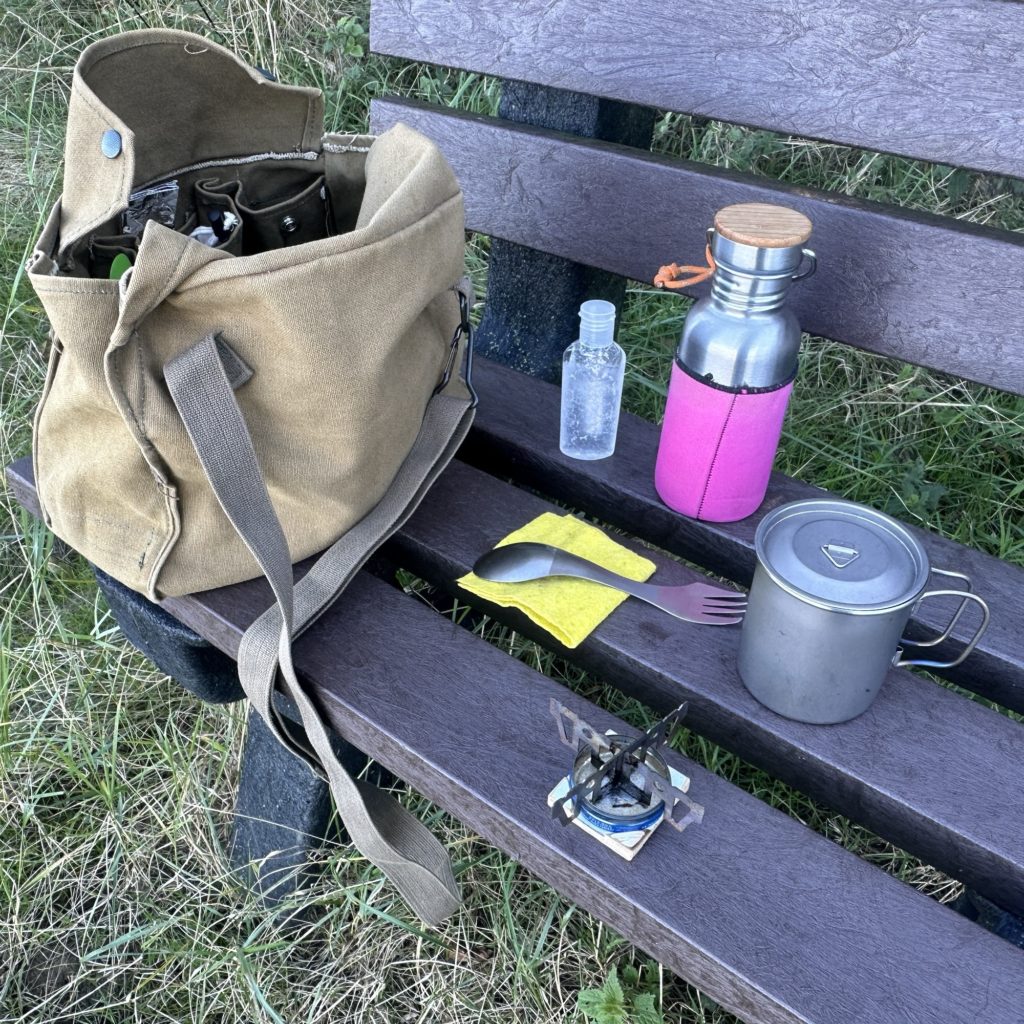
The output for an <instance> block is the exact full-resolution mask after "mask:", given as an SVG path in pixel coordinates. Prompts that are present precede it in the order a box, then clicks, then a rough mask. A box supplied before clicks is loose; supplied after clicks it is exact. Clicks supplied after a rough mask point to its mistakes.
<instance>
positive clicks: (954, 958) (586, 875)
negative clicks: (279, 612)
mask: <svg viewBox="0 0 1024 1024" xmlns="http://www.w3.org/2000/svg"><path fill="white" fill-rule="evenodd" d="M26 471H27V472H28V474H29V475H28V479H29V480H30V468H28V467H25V466H24V465H19V466H18V467H17V468H16V471H15V474H16V475H20V476H21V478H22V480H23V481H24V480H25V479H26ZM18 493H19V495H23V494H25V485H24V483H22V484H20V485H18ZM270 600H271V596H270V592H269V588H268V587H267V586H266V585H265V583H264V582H263V581H254V582H251V583H245V584H240V585H238V586H235V587H229V588H223V589H221V590H217V591H210V592H208V593H206V594H201V595H194V596H193V597H190V598H183V599H179V600H178V601H176V602H175V607H176V609H179V610H180V609H183V608H184V607H185V606H191V607H190V614H189V620H190V624H192V625H194V626H197V627H198V628H199V629H200V631H205V635H206V636H207V637H208V638H209V639H211V640H213V641H214V642H216V643H218V644H219V645H221V646H222V647H224V648H225V649H227V650H229V651H230V650H233V649H235V650H236V649H237V644H238V640H239V638H240V636H241V633H242V631H243V630H244V629H245V627H246V626H248V625H249V624H250V623H251V622H252V621H253V620H254V619H255V618H256V616H257V615H258V614H259V613H260V612H261V611H262V610H263V609H264V608H265V607H266V606H267V605H268V604H269V603H270ZM204 623H207V626H204V625H203V624H204ZM295 656H296V665H297V666H298V667H299V670H300V672H301V674H302V675H303V677H304V678H305V679H306V680H307V682H308V685H309V686H310V688H311V690H312V692H313V693H314V694H315V696H316V698H317V700H318V703H319V704H320V706H321V707H322V708H323V711H324V714H325V716H326V717H327V718H328V720H329V721H330V723H331V725H332V726H333V727H334V728H335V729H336V730H337V731H338V733H339V734H340V735H341V736H342V737H343V738H344V739H346V740H348V741H349V742H351V743H353V744H354V745H355V746H357V747H358V748H360V749H361V750H364V751H366V752H367V753H368V754H370V755H371V756H372V757H374V758H375V759H377V760H378V761H379V762H381V763H382V764H383V765H384V766H385V767H386V768H388V769H390V770H392V771H394V772H395V774H396V775H398V776H399V777H401V778H403V779H405V780H407V781H408V782H409V783H411V784H412V785H414V786H416V788H418V789H419V790H420V791H422V792H423V793H424V794H426V795H427V796H428V797H429V798H430V799H432V800H434V801H436V802H437V803H438V804H439V805H440V806H442V807H444V808H445V809H447V810H449V811H451V812H452V813H454V814H456V815H457V816H458V817H459V818H461V819H462V820H463V821H465V822H466V823H467V824H468V825H469V826H470V827H471V828H473V829H475V830H476V831H477V832H479V833H480V834H481V835H482V836H484V837H485V838H486V839H488V840H489V841H490V842H493V843H494V844H495V845H496V846H498V847H500V848H501V849H503V850H505V851H507V852H508V853H510V854H511V855H512V856H513V857H515V858H516V859H517V860H519V861H520V862H521V863H522V864H523V865H524V866H526V867H527V868H528V869H530V870H531V871H533V872H534V873H536V874H537V875H538V876H539V877H540V878H542V879H544V880H545V881H547V882H548V883H549V884H551V885H552V886H554V887H555V888H556V889H557V890H558V891H559V892H561V893H562V894H564V895H565V896H567V897H568V898H569V899H571V900H574V901H575V902H577V903H578V904H579V905H581V906H582V907H584V908H585V909H587V910H589V911H590V912H591V913H593V914H594V915H595V916H597V917H598V918H600V919H602V920H604V921H606V922H608V923H609V924H610V925H612V926H613V927H614V928H616V929H617V930H619V931H620V932H622V933H623V934H625V935H627V936H628V937H629V939H630V940H631V941H633V942H635V943H636V944H637V945H639V946H640V947H641V948H642V949H644V950H646V951H647V952H648V953H650V954H651V955H652V956H654V957H656V958H657V959H658V960H660V961H661V962H662V963H664V964H666V965H667V966H668V967H669V968H670V969H672V970H674V971H676V972H677V973H679V974H680V975H681V976H682V977H683V978H686V979H687V980H688V981H691V982H692V983H694V984H696V985H697V986H698V987H699V988H700V989H701V990H702V991H703V992H705V993H707V994H708V996H710V997H711V998H712V999H715V1000H716V1001H718V1002H719V1003H721V1004H722V1005H723V1006H725V1007H726V1008H727V1009H729V1010H730V1011H732V1012H734V1013H736V1014H738V1015H739V1016H741V1017H743V1018H744V1019H746V1020H748V1021H758V1022H766V1024H782V1022H786V1024H790V1022H803V1024H806V1022H815V1024H863V1022H864V1021H867V1020H878V1021H882V1020H886V1021H888V1020H893V1021H895V1020H900V1021H902V1020H913V1021H918V1020H920V1021H943V1022H944V1024H960V1022H963V1024H967V1022H970V1024H1008V1022H1010V1021H1015V1020H1019V1019H1020V1006H1021V1000H1022V999H1024V954H1022V953H1021V952H1020V951H1018V950H1016V949H1014V948H1013V947H1012V946H1010V945H1009V944H1008V943H1006V942H1003V941H1002V940H1000V939H997V938H995V937H994V936H992V935H989V934H988V933H986V932H984V931H983V930H982V929H981V928H979V927H978V926H977V925H975V924H972V923H970V922H968V921H967V920H965V919H964V918H962V917H960V916H959V915H957V914H955V913H953V912H952V911H951V910H949V909H947V908H945V907H942V906H940V905H938V904H936V903H934V902H933V901H932V900H930V899H928V898H927V897H924V896H922V895H921V894H919V893H917V892H915V891H914V890H913V889H911V888H910V887H908V886H906V885H903V884H902V883H900V882H897V881H895V880H894V879H892V878H891V877H889V876H888V875H886V874H884V873H883V872H881V871H879V870H878V869H877V868H874V867H872V866H871V865H869V864H867V863H866V862H864V861H862V860H860V859H859V858H857V857H855V856H854V855H852V854H850V853H847V852H846V851H845V850H842V849H841V848H840V847H838V846H836V845H834V844H833V843H831V842H829V841H828V840H826V839H824V838H822V837H820V836H818V835H816V834H814V833H812V832H810V831H809V830H808V829H806V828H804V827H803V826H802V825H800V824H799V823H797V822H795V821H793V820H792V819H790V818H788V817H787V816H786V815H784V814H782V813H780V812H778V811H775V810H773V809H771V808H769V807H767V806H766V805H765V804H763V803H761V802H760V801H758V800H756V799H755V798H753V797H751V796H749V795H747V794H745V793H743V792H742V791H740V790H738V789H737V788H736V787H734V786H732V785H731V784H730V783H728V782H726V781H725V780H723V779H720V778H717V777H716V776H714V775H712V774H710V773H708V772H707V771H705V770H704V769H702V768H700V767H698V766H697V765H695V764H693V763H692V762H690V761H689V760H687V759H685V758H683V757H680V756H678V755H674V754H673V755H670V757H669V760H670V762H671V763H672V764H673V765H674V766H675V767H677V768H679V769H680V770H681V771H684V772H686V773H687V774H688V775H690V776H691V778H692V780H693V783H692V787H691V793H692V795H693V798H694V799H695V800H698V801H699V802H701V803H703V804H704V805H705V807H706V808H707V810H706V814H705V818H704V822H703V823H702V824H701V825H698V826H693V827H691V828H690V829H688V830H687V831H686V832H685V833H683V834H682V835H678V834H676V833H675V832H673V831H672V830H670V829H668V828H663V829H662V830H661V831H660V832H659V834H658V835H656V836H655V837H654V839H653V840H652V841H651V844H650V845H649V847H648V848H647V849H646V850H645V851H644V852H643V853H642V854H641V855H640V856H639V857H638V859H637V860H636V861H634V862H633V863H632V864H627V863H626V862H625V861H622V860H620V859H619V858H618V857H616V856H615V855H614V854H612V853H611V852H609V851H607V850H604V849H603V848H601V847H599V846H597V845H596V844H594V843H593V842H592V841H590V840H587V839H586V837H585V836H583V834H582V833H580V832H579V831H578V830H577V829H575V828H563V827H561V826H559V825H558V824H557V823H555V822H554V821H553V820H552V819H551V817H550V814H549V812H548V810H547V807H546V806H545V796H546V794H547V792H548V790H549V789H550V788H551V786H552V785H554V782H555V781H556V780H557V779H558V778H559V777H560V776H561V775H562V774H563V773H564V772H565V770H566V767H567V764H568V759H569V757H570V756H571V755H570V753H569V751H567V750H566V748H564V747H562V746H561V744H560V743H559V741H558V739H557V737H556V733H555V728H554V722H553V720H552V718H551V716H550V714H549V712H548V701H549V699H550V698H551V697H556V698H557V699H559V700H561V701H563V702H564V703H566V704H567V705H569V706H570V707H572V708H573V709H574V710H575V711H577V712H578V713H579V714H581V715H582V716H583V717H584V718H586V719H587V720H588V721H589V722H591V724H593V725H594V726H596V727H597V728H599V729H606V728H615V729H616V730H619V731H622V730H625V731H630V730H628V727H626V726H624V725H623V724H622V723H621V722H620V721H618V720H617V719H615V718H614V717H612V716H611V715H609V714H607V713H606V712H604V711H601V710H600V709H598V708H596V707H594V706H593V705H591V704H589V703H588V702H586V701H584V700H582V699H581V698H579V697H576V696H574V695H572V694H570V693H569V692H568V691H567V690H565V689H564V688H563V687H561V686H559V685H558V684H556V683H555V682H554V681H552V680H550V679H547V678H546V677H544V676H542V675H540V674H539V673H537V672H535V671H533V670H532V669H530V668H528V667H527V666H526V665H524V664H522V663H520V662H517V661H514V660H512V659H511V658H508V657H507V656H506V655H504V654H503V653H501V652H500V651H498V650H497V649H496V648H493V647H490V646H489V645H487V644H486V643H484V642H483V641H481V640H479V639H478V638H477V637H475V636H473V635H471V634H470V633H468V632H466V631H465V630H462V629H460V628H458V627H457V626H455V625H453V624H452V623H451V622H449V621H447V620H446V619H443V618H441V617H439V616H437V615H436V614H434V613H433V612H431V611H430V610H429V609H428V608H426V607H425V606H423V605H421V604H419V603H417V602H416V601H415V600H414V599H412V598H410V597H408V596H406V595H404V594H402V593H401V592H400V591H399V590H397V589H395V588H394V587H391V586H389V585H388V584H386V583H384V582H383V581H380V580H376V579H374V578H372V577H370V576H369V575H367V574H366V573H362V574H360V575H359V577H358V578H357V579H356V580H355V581H354V582H353V584H352V586H351V587H350V589H349V591H348V592H347V593H346V594H345V595H343V597H342V598H341V600H340V601H339V603H338V605H337V606H336V607H335V609H334V610H333V611H332V612H330V613H328V614H327V615H326V616H324V618H322V619H321V620H320V621H319V622H318V623H317V624H316V625H315V626H313V628H312V629H311V630H310V631H309V632H308V633H307V634H306V635H305V636H304V637H302V638H301V639H300V640H299V641H298V643H297V644H296V648H295ZM524 741H525V742H524ZM496 756H500V757H501V759H502V771H500V772H497V771H495V770H494V768H495V759H496ZM509 779H514V780H515V782H514V784H509V781H508V780H509ZM1015 1015H1016V1016H1015Z"/></svg>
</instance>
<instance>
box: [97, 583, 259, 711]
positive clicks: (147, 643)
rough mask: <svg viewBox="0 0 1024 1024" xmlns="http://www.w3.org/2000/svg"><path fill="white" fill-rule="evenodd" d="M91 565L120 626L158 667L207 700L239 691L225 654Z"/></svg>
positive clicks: (222, 699)
mask: <svg viewBox="0 0 1024 1024" xmlns="http://www.w3.org/2000/svg"><path fill="white" fill-rule="evenodd" d="M92 571H93V573H94V575H95V576H96V582H97V584H99V588H100V590H102V591H103V596H104V597H105V598H106V599H107V604H109V605H110V610H111V612H113V615H114V618H115V619H116V620H117V624H118V625H119V626H120V627H121V632H122V633H124V635H125V636H126V637H128V639H129V640H130V641H131V642H132V644H133V645H134V646H135V647H137V648H138V649H139V650H140V651H142V653H143V654H144V655H146V657H147V658H149V660H150V661H152V662H153V664H154V665H156V667H157V668H158V669H160V671H161V672H164V673H166V674H167V675H169V676H170V677H171V678H172V679H174V680H175V682H177V683H179V684H180V685H181V686H183V687H185V689H186V690H188V691H189V693H192V694H194V695H195V696H196V697H198V698H199V699H200V700H205V701H207V702H208V703H210V704H227V703H229V702H231V701H235V700H241V699H242V698H243V697H244V696H245V693H244V692H243V691H242V687H241V686H240V685H239V682H238V668H237V666H236V665H235V663H234V661H232V660H231V658H229V657H228V656H227V655H226V654H224V653H223V652H222V651H218V650H217V648H216V647H214V646H213V645H212V644H210V643H207V641H206V640H204V639H203V638H202V637H201V636H200V635H199V634H198V633H194V632H193V631H192V630H191V629H189V628H188V626H184V625H182V624H181V623H180V622H179V621H178V620H177V619H176V618H174V616H173V615H170V614H168V613H167V612H165V611H164V610H163V608H161V607H160V606H159V605H157V604H153V602H152V601H150V600H148V599H147V598H145V597H143V596H142V594H138V593H136V592H135V591H134V590H129V589H128V587H126V586H125V585H124V584H123V583H119V582H118V581H117V580H115V579H114V578H113V577H111V576H108V575H107V574H106V573H105V572H102V571H101V570H99V569H97V568H96V567H95V566H93V570H92Z"/></svg>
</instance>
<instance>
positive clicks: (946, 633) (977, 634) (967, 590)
mask: <svg viewBox="0 0 1024 1024" xmlns="http://www.w3.org/2000/svg"><path fill="white" fill-rule="evenodd" d="M932 572H933V573H934V574H935V575H936V576H947V577H950V578H952V579H958V580H962V581H963V583H964V589H963V590H926V591H925V592H924V593H923V594H922V595H921V596H920V597H919V598H918V599H917V603H916V604H915V605H914V608H913V611H912V612H911V615H913V613H914V612H916V611H917V609H918V608H920V607H921V605H922V603H923V602H925V601H927V600H928V598H930V597H959V598H960V603H959V604H958V605H957V609H956V611H955V612H954V613H953V617H952V618H951V619H950V620H949V623H948V625H947V626H946V628H945V629H944V630H943V631H942V632H941V633H940V634H939V635H938V636H936V637H933V638H932V639H931V640H911V639H910V638H909V637H901V638H900V643H901V644H909V645H910V646H912V647H937V646H938V645H939V644H941V643H943V642H944V641H946V640H948V639H949V638H950V637H951V636H952V635H953V630H954V629H955V628H956V624H957V623H958V622H959V621H960V617H961V616H962V615H963V613H964V611H965V610H966V608H967V605H968V604H970V603H972V602H973V603H974V604H976V605H978V607H979V608H980V609H981V624H980V625H979V626H978V628H977V629H976V630H975V631H974V635H973V636H972V637H971V639H970V640H968V641H967V643H966V644H965V645H964V648H963V650H962V651H961V652H960V653H959V655H957V657H956V658H954V659H953V660H952V661H931V660H929V659H926V658H903V657H901V655H902V653H903V650H902V648H900V649H899V650H898V651H897V652H896V655H895V657H894V658H893V665H895V666H896V668H905V667H907V666H908V665H917V666H919V667H923V668H953V667H955V666H956V665H959V664H960V663H961V662H962V661H963V660H964V659H965V658H966V657H967V656H968V655H969V654H970V653H971V651H973V650H974V648H975V647H977V646H978V641H979V640H980V639H981V638H982V636H983V635H984V633H985V630H986V629H988V620H989V618H990V616H991V613H990V612H989V607H988V605H987V604H986V603H985V601H984V600H983V599H982V598H980V597H979V596H978V595H977V594H973V593H971V580H970V577H969V576H965V575H964V574H963V573H962V572H952V571H951V570H949V569H932Z"/></svg>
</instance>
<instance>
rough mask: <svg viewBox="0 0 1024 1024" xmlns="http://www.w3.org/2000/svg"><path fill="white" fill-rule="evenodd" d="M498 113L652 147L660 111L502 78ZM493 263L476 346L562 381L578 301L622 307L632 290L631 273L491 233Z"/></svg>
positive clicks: (486, 353) (487, 353)
mask: <svg viewBox="0 0 1024 1024" xmlns="http://www.w3.org/2000/svg"><path fill="white" fill-rule="evenodd" d="M498 115H499V116H500V117H503V118H505V119H506V120H510V121H518V122H521V123H526V124H533V125H537V126H538V127H540V128H551V129H554V130H556V131H563V132H571V133H572V134H574V135H579V136H583V137H585V138H595V139H604V140H605V141H607V142H619V143H622V144H624V145H627V146H637V147H639V148H641V149H650V145H651V134H652V131H653V128H654V111H653V110H650V109H648V108H645V107H637V106H632V105H630V104H626V103H619V102H617V101H615V100H602V99H598V98H597V97H596V96H585V95H581V94H579V93H572V92H566V91H565V90H563V89H551V88H548V87H546V86H539V85H528V84H526V83H524V82H503V83H502V86H501V102H500V104H499V107H498ZM670 255H671V254H670ZM656 256H657V254H652V257H651V258H652V261H654V262H656ZM665 258H666V259H667V258H668V257H667V256H666V257H665ZM490 264H491V272H490V275H489V277H488V279H487V309H486V311H485V313H484V318H483V320H482V322H481V324H480V326H479V328H478V329H477V330H476V332H475V334H474V337H475V342H474V348H475V350H476V351H477V352H480V353H481V354H482V355H484V356H487V357H488V358H489V359H493V360H495V361H496V362H500V363H504V364H505V365H506V366H511V367H512V368H513V369H516V370H520V371H522V372H523V373H530V374H533V375H534V376H537V377H540V378H542V379H543V380H549V381H553V382H556V383H557V382H558V381H559V380H560V379H561V375H562V352H563V351H564V350H565V347H566V345H568V344H569V343H570V342H571V341H574V340H575V339H576V338H577V336H578V335H579V326H580V322H579V316H578V311H579V307H580V303H581V302H584V301H585V300H587V299H607V300H608V301H609V302H614V303H615V304H616V305H617V306H620V307H621V305H622V301H623V299H624V298H625V295H626V282H625V279H624V278H622V277H619V276H618V275H616V274H609V273H607V272H605V271H603V270H595V269H594V268H592V267H585V266H583V265H582V264H580V263H573V262H572V261H571V260H566V259H561V258H560V257H558V256H550V255H548V254H547V253H542V252H538V251H537V250H536V249H529V248H527V247H525V246H522V245H516V244H515V243H514V242H506V241H504V240H502V239H500V238H492V239H491V259H490Z"/></svg>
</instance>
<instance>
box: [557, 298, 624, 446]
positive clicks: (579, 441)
mask: <svg viewBox="0 0 1024 1024" xmlns="http://www.w3.org/2000/svg"><path fill="white" fill-rule="evenodd" d="M614 331H615V306H614V305H612V303H610V302H605V301H604V300H603V299H591V300H590V301H589V302H584V303H583V305H582V306H580V336H579V338H578V339H577V340H576V341H574V342H573V343H572V344H571V345H570V346H569V347H568V348H567V349H566V350H565V356H564V357H563V359H562V429H561V438H560V441H559V447H560V448H561V450H562V452H563V453H564V454H565V455H568V456H570V457H572V458H574V459H606V458H607V457H608V456H609V455H611V454H612V453H613V452H614V451H615V437H616V435H617V434H618V431H619V406H620V405H621V403H622V380H623V377H624V376H625V373H626V353H625V352H623V351H622V349H621V348H620V347H619V346H618V345H616V344H615V341H614V340H613V337H612V335H613V334H614Z"/></svg>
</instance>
